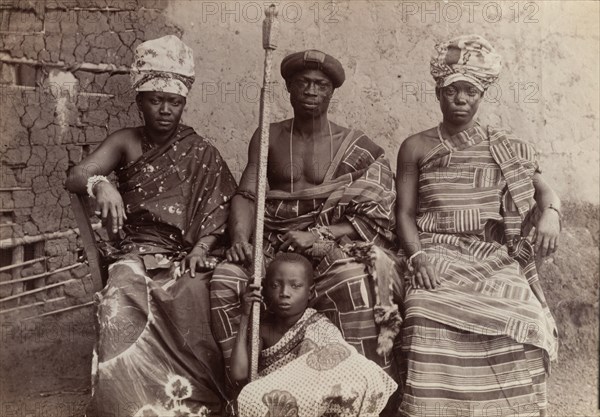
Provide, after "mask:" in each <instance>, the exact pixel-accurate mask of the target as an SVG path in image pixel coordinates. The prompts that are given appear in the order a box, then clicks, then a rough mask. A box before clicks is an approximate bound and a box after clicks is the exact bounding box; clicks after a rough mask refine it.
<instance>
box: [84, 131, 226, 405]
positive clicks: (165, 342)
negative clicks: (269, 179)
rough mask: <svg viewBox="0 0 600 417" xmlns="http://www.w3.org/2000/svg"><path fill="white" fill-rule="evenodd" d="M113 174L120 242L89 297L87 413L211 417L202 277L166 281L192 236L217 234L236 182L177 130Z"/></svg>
mask: <svg viewBox="0 0 600 417" xmlns="http://www.w3.org/2000/svg"><path fill="white" fill-rule="evenodd" d="M117 176H118V179H119V191H120V192H121V195H122V197H123V202H124V204H125V205H126V211H127V220H126V223H125V226H124V228H123V230H124V233H125V238H124V239H123V240H122V241H121V242H120V247H119V248H118V250H117V251H116V252H113V253H112V254H111V256H112V257H114V258H116V259H117V260H116V261H115V262H114V263H113V264H111V265H110V267H109V271H108V272H109V274H108V275H109V278H108V282H107V285H106V287H105V288H104V289H103V290H102V291H101V292H99V293H98V294H97V295H96V311H97V319H98V324H97V331H98V335H97V342H96V346H95V356H94V373H93V378H92V380H93V398H92V402H91V405H90V411H89V413H88V414H87V415H88V416H92V415H99V416H102V415H117V414H119V415H120V414H121V413H123V415H126V412H129V413H130V414H127V415H132V414H135V413H136V410H142V411H140V413H139V415H152V413H151V410H150V409H152V410H155V411H156V410H158V412H155V413H154V414H156V415H177V414H178V413H179V414H181V415H203V413H204V412H206V413H209V414H210V415H214V416H220V415H221V412H222V411H223V405H222V402H223V400H224V397H225V393H224V377H223V370H224V366H223V360H222V355H221V352H220V350H219V348H218V347H217V344H216V342H215V339H214V338H213V336H212V332H211V331H210V320H209V314H210V313H209V280H210V274H209V273H198V274H197V275H196V277H195V278H191V277H190V276H189V273H185V274H184V275H183V276H181V277H180V278H179V279H177V280H175V279H174V274H173V271H175V270H176V268H177V266H178V260H179V259H180V258H181V257H182V256H183V255H184V254H185V252H186V251H189V250H190V248H191V247H192V246H193V245H194V243H196V242H197V240H198V239H199V238H201V237H203V236H209V235H214V236H217V238H218V239H219V238H220V237H221V236H222V235H223V234H224V231H225V224H226V221H227V216H228V211H229V203H228V202H229V200H230V197H231V196H232V195H233V193H234V191H235V181H234V179H233V177H232V176H231V173H230V172H229V169H228V168H227V165H226V164H225V163H224V162H223V160H222V159H221V157H220V155H219V153H218V151H217V150H216V149H215V148H214V147H213V146H212V145H210V144H209V143H207V142H206V141H205V140H204V139H202V138H201V137H200V136H198V135H196V134H195V133H194V131H193V129H191V128H189V127H186V126H179V127H178V128H177V131H176V132H175V134H174V135H173V137H172V138H171V139H170V140H169V141H168V142H167V143H165V144H164V145H162V146H160V147H157V148H154V149H151V150H150V151H147V152H146V153H144V154H143V155H142V156H141V157H140V158H139V159H138V160H137V161H135V162H133V163H131V164H129V165H127V166H125V167H124V168H123V169H120V170H118V171H117ZM175 385H176V388H177V389H176V391H177V392H175V393H174V392H173V391H172V390H171V391H169V389H167V388H168V387H170V386H171V387H173V386H175ZM188 386H189V389H187V388H185V387H188ZM173 389H175V388H173ZM124 407H125V409H126V410H127V411H123V410H124ZM161 407H162V408H161ZM165 407H166V411H165ZM186 409H190V410H191V414H185V412H186ZM144 410H145V411H144ZM149 410H150V411H149ZM202 410H204V411H202ZM146 412H147V413H146ZM94 413H96V414H94ZM144 413H146V414H144ZM169 413H170V414H169ZM136 415H137V414H136Z"/></svg>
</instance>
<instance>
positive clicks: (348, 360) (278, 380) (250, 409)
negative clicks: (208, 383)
mask: <svg viewBox="0 0 600 417" xmlns="http://www.w3.org/2000/svg"><path fill="white" fill-rule="evenodd" d="M264 283H265V286H264V291H263V293H264V300H265V302H266V305H267V308H268V310H267V312H265V314H263V315H262V316H261V324H260V343H261V344H260V357H259V369H258V371H259V372H258V374H259V378H258V379H257V380H255V381H253V382H251V383H249V384H248V385H246V386H245V387H244V389H243V390H242V391H241V392H240V395H239V396H238V399H237V407H238V415H240V416H258V415H266V414H267V412H270V413H271V414H270V415H279V414H278V413H281V412H282V410H286V412H290V413H291V414H285V415H296V416H303V417H310V416H321V415H339V416H359V415H360V416H378V415H379V413H380V412H381V410H382V409H383V408H384V406H385V404H386V403H387V400H388V398H389V397H390V395H392V393H393V392H394V391H395V390H396V387H397V385H396V383H395V382H394V381H393V380H392V378H391V377H390V376H389V375H387V374H386V373H385V372H384V371H383V370H382V369H381V368H380V367H379V366H377V364H375V363H374V362H372V361H370V360H368V359H367V358H365V357H364V356H362V355H361V354H359V353H358V351H356V349H355V348H354V347H352V346H350V345H349V344H348V343H347V342H346V341H345V340H344V338H343V337H342V334H341V333H340V331H339V329H338V328H337V327H336V326H335V325H334V324H333V323H331V322H330V321H329V320H328V319H327V318H326V317H325V316H324V315H322V314H320V313H317V312H316V311H315V310H314V309H312V308H308V305H309V301H310V299H311V290H312V285H313V269H312V265H311V264H310V262H309V261H308V260H307V259H306V258H305V257H303V256H302V255H299V254H297V253H281V254H279V255H278V256H276V257H275V259H274V260H273V261H272V262H271V264H270V265H269V267H268V268H267V274H266V277H265V280H264ZM262 300H263V296H262V295H261V292H260V289H259V288H257V287H256V286H254V285H249V286H248V288H247V291H246V293H245V295H244V298H243V302H244V306H243V312H242V317H241V322H240V328H239V331H238V334H237V339H236V344H235V346H234V348H233V352H232V357H231V368H230V373H231V378H232V379H233V380H235V381H238V382H242V381H245V380H246V379H247V378H248V376H249V366H250V365H249V359H248V323H249V316H250V311H251V309H252V303H253V302H255V301H262ZM277 411H278V413H276V412H277ZM281 415H284V414H281Z"/></svg>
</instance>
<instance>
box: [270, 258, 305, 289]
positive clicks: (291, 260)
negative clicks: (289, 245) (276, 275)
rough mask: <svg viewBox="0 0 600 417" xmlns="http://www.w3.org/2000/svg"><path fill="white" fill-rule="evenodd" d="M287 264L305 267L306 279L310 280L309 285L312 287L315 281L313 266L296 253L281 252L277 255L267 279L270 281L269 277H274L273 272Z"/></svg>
mask: <svg viewBox="0 0 600 417" xmlns="http://www.w3.org/2000/svg"><path fill="white" fill-rule="evenodd" d="M285 262H288V263H295V264H300V265H302V266H303V267H304V270H305V271H306V278H307V279H308V283H309V284H310V285H312V283H313V279H314V271H313V267H312V264H311V263H310V261H309V260H308V259H307V258H306V257H304V256H302V255H300V254H299V253H294V252H279V253H278V254H277V255H275V258H274V259H273V260H272V261H271V263H270V264H269V266H268V267H267V275H266V278H267V279H269V277H271V276H272V275H273V271H274V270H275V268H277V266H279V265H281V264H282V263H285Z"/></svg>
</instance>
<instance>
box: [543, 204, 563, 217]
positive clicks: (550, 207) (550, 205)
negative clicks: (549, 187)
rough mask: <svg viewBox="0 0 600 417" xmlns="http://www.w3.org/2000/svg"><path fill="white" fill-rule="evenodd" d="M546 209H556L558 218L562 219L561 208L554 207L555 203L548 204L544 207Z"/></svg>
mask: <svg viewBox="0 0 600 417" xmlns="http://www.w3.org/2000/svg"><path fill="white" fill-rule="evenodd" d="M546 209H550V210H554V211H555V212H556V213H557V214H558V218H559V219H560V220H562V217H563V216H562V213H561V212H560V210H559V209H558V208H557V207H554V205H553V204H552V203H550V204H548V205H547V206H546V207H544V210H546Z"/></svg>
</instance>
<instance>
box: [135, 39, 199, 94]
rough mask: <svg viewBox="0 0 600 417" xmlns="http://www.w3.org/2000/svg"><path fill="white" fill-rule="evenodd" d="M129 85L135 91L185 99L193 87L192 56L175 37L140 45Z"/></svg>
mask: <svg viewBox="0 0 600 417" xmlns="http://www.w3.org/2000/svg"><path fill="white" fill-rule="evenodd" d="M131 82H132V85H133V89H134V90H136V91H160V92H165V93H174V94H179V95H180V96H183V97H187V95H188V92H189V90H190V89H191V88H192V84H193V83H194V54H193V52H192V50H191V49H190V48H189V47H188V46H187V45H186V44H184V43H183V42H181V40H180V39H179V38H178V37H177V36H174V35H167V36H163V37H162V38H158V39H153V40H150V41H146V42H144V43H141V44H139V45H138V47H137V48H136V50H135V56H134V59H133V65H132V66H131Z"/></svg>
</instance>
